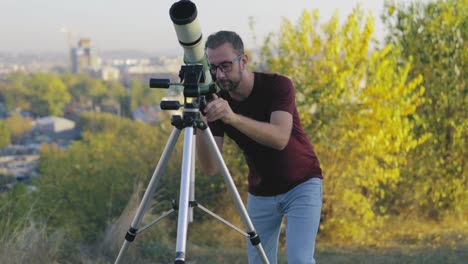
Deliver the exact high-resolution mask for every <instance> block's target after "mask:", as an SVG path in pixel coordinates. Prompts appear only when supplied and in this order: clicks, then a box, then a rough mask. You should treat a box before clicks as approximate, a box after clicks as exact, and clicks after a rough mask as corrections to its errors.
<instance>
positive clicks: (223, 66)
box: [208, 53, 244, 75]
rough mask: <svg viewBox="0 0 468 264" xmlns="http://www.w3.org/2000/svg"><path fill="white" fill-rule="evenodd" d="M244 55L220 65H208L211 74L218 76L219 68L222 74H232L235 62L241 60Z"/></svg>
mask: <svg viewBox="0 0 468 264" xmlns="http://www.w3.org/2000/svg"><path fill="white" fill-rule="evenodd" d="M243 55H244V53H242V54H240V55H239V56H237V57H235V58H234V59H233V60H232V61H223V62H221V63H220V64H218V65H214V64H208V66H209V67H210V72H211V74H213V75H216V72H217V71H218V68H219V69H220V70H221V71H222V72H230V71H231V70H232V64H233V63H234V62H236V61H238V60H240V59H241V58H242V56H243Z"/></svg>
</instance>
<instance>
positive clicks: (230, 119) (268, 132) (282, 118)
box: [205, 96, 293, 150]
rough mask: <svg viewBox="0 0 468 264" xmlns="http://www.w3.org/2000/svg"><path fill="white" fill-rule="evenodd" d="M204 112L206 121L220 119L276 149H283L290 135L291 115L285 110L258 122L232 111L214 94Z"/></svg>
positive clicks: (225, 102)
mask: <svg viewBox="0 0 468 264" xmlns="http://www.w3.org/2000/svg"><path fill="white" fill-rule="evenodd" d="M205 112H206V118H207V120H208V121H215V120H218V119H221V120H222V121H223V122H224V123H226V124H229V125H231V126H233V127H235V128H236V129H238V130H239V131H240V132H242V133H244V134H245V135H247V136H248V137H250V138H251V139H253V140H254V141H256V142H258V143H260V144H262V145H265V146H268V147H271V148H274V149H277V150H282V149H284V148H285V147H286V145H287V144H288V141H289V138H290V136H291V130H292V123H293V120H292V115H291V114H290V113H288V112H285V111H275V112H273V113H272V114H271V117H270V122H260V121H257V120H254V119H251V118H248V117H245V116H242V115H239V114H236V113H234V112H233V111H232V109H231V107H230V106H229V103H228V102H227V101H226V100H224V99H223V98H218V97H217V96H215V99H214V100H213V101H211V102H210V103H209V104H208V105H207V106H206V107H205Z"/></svg>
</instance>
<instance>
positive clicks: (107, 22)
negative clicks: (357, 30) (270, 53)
mask: <svg viewBox="0 0 468 264" xmlns="http://www.w3.org/2000/svg"><path fill="white" fill-rule="evenodd" d="M175 2H177V1H173V0H162V1H150V0H135V1H131V2H129V1H124V0H98V1H90V0H82V1H66V0H65V1H63V0H61V1H59V0H44V1H34V0H23V1H17V0H3V1H2V8H0V36H1V41H0V52H11V53H21V52H23V53H24V52H59V53H66V52H68V50H69V48H70V47H71V46H76V44H77V42H78V39H79V38H83V37H84V38H90V39H91V40H92V42H93V47H94V48H95V49H96V50H97V51H112V50H135V51H142V52H147V53H153V54H154V55H155V56H161V55H177V54H180V53H181V51H182V48H181V47H180V45H179V44H178V40H177V37H176V34H175V31H174V26H173V24H172V21H171V20H170V18H169V8H170V7H171V5H172V4H173V3H175ZM192 2H194V3H195V4H196V6H197V9H198V17H197V19H198V20H199V22H200V25H201V29H202V33H203V35H204V38H206V36H207V35H209V34H211V33H212V32H215V31H217V30H221V29H226V30H233V31H236V32H238V33H239V34H240V35H241V37H242V38H243V39H244V42H245V46H246V48H248V49H254V48H256V47H258V46H259V45H260V43H261V41H262V40H263V38H264V37H265V36H266V35H267V34H268V33H271V32H278V30H279V27H280V24H281V21H282V19H283V18H286V19H288V20H290V21H291V22H293V23H296V22H297V20H298V19H299V17H300V14H301V13H302V12H303V11H304V10H306V11H311V10H313V9H318V10H319V14H320V21H321V22H322V23H323V22H326V21H328V20H329V19H330V17H331V16H332V15H333V13H334V12H335V11H338V12H339V16H340V22H343V21H344V20H345V19H346V16H347V15H349V14H350V13H351V12H352V9H353V8H355V7H356V6H357V5H358V4H360V5H361V7H362V8H363V10H364V11H365V12H366V13H368V12H372V15H373V17H374V20H375V32H374V36H375V38H377V39H381V38H383V36H384V28H383V25H382V23H381V22H380V15H381V13H382V11H383V7H384V0H348V1H339V0H328V1H310V0H309V1H308V0H293V1H289V2H287V8H286V7H285V6H284V3H285V2H284V1H278V0H273V1H271V0H270V1H268V0H256V1H249V2H248V1H246V0H237V1H225V0H221V1H209V0H192ZM397 2H402V1H397ZM249 18H253V22H254V31H253V32H252V31H251V29H250V26H249ZM254 34H255V36H256V38H257V43H255V42H254Z"/></svg>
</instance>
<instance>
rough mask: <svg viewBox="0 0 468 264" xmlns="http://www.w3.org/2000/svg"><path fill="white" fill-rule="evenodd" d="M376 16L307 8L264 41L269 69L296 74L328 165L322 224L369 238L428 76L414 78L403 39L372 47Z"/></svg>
mask: <svg viewBox="0 0 468 264" xmlns="http://www.w3.org/2000/svg"><path fill="white" fill-rule="evenodd" d="M373 23H374V22H373V18H372V16H370V15H368V16H365V14H364V12H363V11H362V10H361V9H360V8H359V7H358V8H356V9H355V10H354V11H353V12H352V13H351V14H350V15H349V16H348V18H347V20H346V21H345V22H344V23H343V25H342V26H340V22H339V19H338V14H335V15H334V16H333V17H332V18H331V19H330V21H329V22H327V23H325V24H320V23H319V20H318V11H317V10H315V11H312V12H306V11H304V12H303V14H302V16H301V17H300V19H299V21H298V23H297V25H293V23H291V22H290V21H288V20H284V21H283V23H282V26H281V29H280V31H279V32H278V34H271V35H270V36H269V38H268V39H267V42H266V43H265V45H264V47H263V48H262V59H263V61H265V62H266V63H265V64H264V65H263V67H264V68H265V69H267V70H268V71H272V72H279V73H281V74H284V75H287V76H289V77H290V78H291V79H292V81H293V83H294V85H295V88H296V104H297V107H298V109H299V112H300V115H301V118H302V122H303V126H304V128H305V129H306V131H307V133H308V135H309V137H310V139H311V140H312V142H313V144H314V145H315V148H316V151H317V153H318V156H319V158H320V160H321V163H322V167H323V171H324V186H325V188H324V210H323V212H324V216H323V218H324V220H325V222H324V223H323V224H322V227H321V228H322V230H324V231H325V233H327V232H328V231H333V233H334V235H338V236H340V237H342V238H359V239H362V240H364V238H365V237H366V235H367V234H368V233H366V230H367V229H369V228H373V227H379V226H380V225H381V224H382V221H383V219H384V216H385V215H386V214H387V213H388V211H389V210H390V209H392V202H391V201H390V200H389V198H391V197H394V196H397V195H398V193H399V191H398V188H397V187H398V184H399V183H400V182H401V178H402V175H401V173H402V168H403V167H404V166H406V163H407V160H406V153H407V152H408V151H410V150H412V149H414V148H415V147H417V146H418V145H419V144H420V143H421V140H422V138H417V137H415V136H414V135H413V132H412V130H413V129H414V125H415V124H414V116H415V110H416V107H417V106H418V105H420V104H421V103H422V100H421V95H422V94H423V92H424V89H423V88H422V87H421V86H420V83H421V78H420V77H416V78H409V77H408V72H409V70H410V68H411V64H410V63H400V61H399V55H400V49H399V47H398V45H397V44H395V45H388V46H386V47H385V48H383V49H382V50H375V51H373V50H371V47H372V44H373V39H372V34H373Z"/></svg>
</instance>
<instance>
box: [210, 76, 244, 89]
mask: <svg viewBox="0 0 468 264" xmlns="http://www.w3.org/2000/svg"><path fill="white" fill-rule="evenodd" d="M239 76H240V78H239V79H238V80H235V81H233V80H229V79H225V80H219V79H218V80H216V84H217V85H218V87H219V88H220V89H221V90H223V91H226V92H232V91H235V90H236V89H237V88H238V87H239V84H240V82H241V81H242V74H241V71H239Z"/></svg>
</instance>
